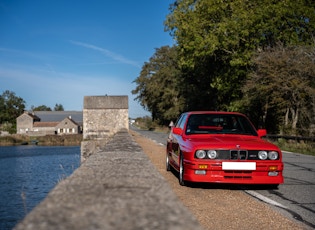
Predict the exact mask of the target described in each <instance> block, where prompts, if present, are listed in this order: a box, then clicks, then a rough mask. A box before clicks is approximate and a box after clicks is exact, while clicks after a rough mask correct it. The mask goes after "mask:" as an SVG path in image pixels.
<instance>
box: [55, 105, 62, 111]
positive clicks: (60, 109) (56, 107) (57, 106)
mask: <svg viewBox="0 0 315 230" xmlns="http://www.w3.org/2000/svg"><path fill="white" fill-rule="evenodd" d="M54 111H64V108H63V105H62V104H56V105H55V107H54Z"/></svg>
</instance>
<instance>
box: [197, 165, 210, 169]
mask: <svg viewBox="0 0 315 230" xmlns="http://www.w3.org/2000/svg"><path fill="white" fill-rule="evenodd" d="M198 168H200V169H207V168H208V165H198Z"/></svg>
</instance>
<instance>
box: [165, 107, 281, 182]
mask: <svg viewBox="0 0 315 230" xmlns="http://www.w3.org/2000/svg"><path fill="white" fill-rule="evenodd" d="M263 136H266V130H265V129H259V130H256V129H255V128H254V126H253V125H252V123H251V122H250V121H249V119H248V118H247V117H246V116H245V115H243V114H241V113H235V112H212V111H200V112H186V113H183V114H182V115H181V116H180V117H179V119H178V120H177V122H176V123H175V126H174V127H172V130H171V132H170V135H169V138H168V140H167V147H166V169H167V170H168V171H169V170H171V167H173V168H174V169H175V170H176V171H178V172H179V183H180V184H181V185H185V183H186V182H210V183H233V184H265V185H270V186H272V187H274V188H276V187H277V186H278V185H279V184H281V183H283V175H282V172H283V163H282V153H281V150H280V149H279V148H278V147H277V146H276V145H274V144H271V143H269V142H268V141H265V140H263V139H261V137H263Z"/></svg>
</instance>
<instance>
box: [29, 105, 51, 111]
mask: <svg viewBox="0 0 315 230" xmlns="http://www.w3.org/2000/svg"><path fill="white" fill-rule="evenodd" d="M32 110H33V111H51V108H50V107H48V106H46V105H40V106H37V107H34V106H32Z"/></svg>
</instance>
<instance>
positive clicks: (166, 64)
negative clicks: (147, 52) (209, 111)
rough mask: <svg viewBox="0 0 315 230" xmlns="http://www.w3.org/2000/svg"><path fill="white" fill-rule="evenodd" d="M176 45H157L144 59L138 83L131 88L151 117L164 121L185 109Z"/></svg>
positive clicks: (160, 121)
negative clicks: (148, 56) (157, 47)
mask: <svg viewBox="0 0 315 230" xmlns="http://www.w3.org/2000/svg"><path fill="white" fill-rule="evenodd" d="M177 62H178V58H177V49H176V47H169V46H163V47H161V48H159V49H156V52H155V53H154V55H153V56H152V57H151V58H150V61H149V62H146V63H144V65H143V67H142V70H141V73H140V76H138V77H137V78H136V79H135V81H134V82H135V83H136V84H137V87H136V89H135V90H133V91H132V94H136V95H137V97H136V100H138V101H139V102H140V104H141V105H142V106H143V107H144V108H145V109H147V110H148V111H150V112H151V114H152V119H153V120H155V121H157V122H159V123H160V124H167V123H169V121H170V120H174V119H176V118H177V116H178V115H179V113H180V112H182V111H183V109H184V98H183V97H182V95H181V87H182V84H181V76H180V73H181V72H180V70H179V68H178V63H177Z"/></svg>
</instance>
